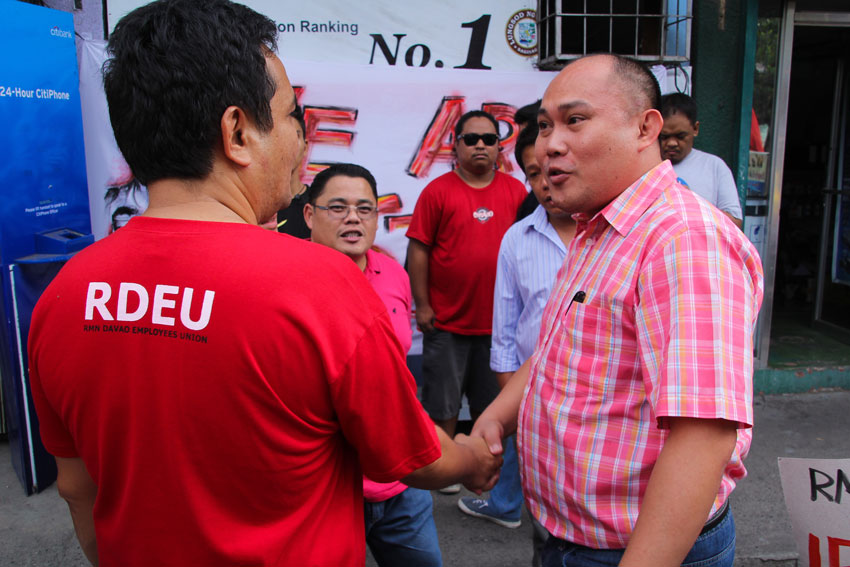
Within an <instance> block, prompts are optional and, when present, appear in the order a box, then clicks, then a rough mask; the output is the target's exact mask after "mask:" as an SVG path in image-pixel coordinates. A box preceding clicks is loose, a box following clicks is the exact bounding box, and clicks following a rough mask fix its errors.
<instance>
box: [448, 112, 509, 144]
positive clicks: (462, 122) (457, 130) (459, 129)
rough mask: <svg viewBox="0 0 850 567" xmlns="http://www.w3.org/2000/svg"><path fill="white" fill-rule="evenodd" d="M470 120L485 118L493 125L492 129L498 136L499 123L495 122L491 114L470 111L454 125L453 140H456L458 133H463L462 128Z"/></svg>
mask: <svg viewBox="0 0 850 567" xmlns="http://www.w3.org/2000/svg"><path fill="white" fill-rule="evenodd" d="M470 118H486V119H487V120H489V121H490V122H492V123H493V128H495V129H496V135H497V136H498V135H499V121H498V120H496V119H495V118H494V117H493V115H492V114H490V113H489V112H484V111H483V110H470V111H469V112H467V113H466V114H464V115H463V116H461V117H460V120H458V121H457V124H456V125H455V140H457V139H458V137H459V136H460V133H461V132H463V127H464V125H466V122H467V121H468V120H469V119H470Z"/></svg>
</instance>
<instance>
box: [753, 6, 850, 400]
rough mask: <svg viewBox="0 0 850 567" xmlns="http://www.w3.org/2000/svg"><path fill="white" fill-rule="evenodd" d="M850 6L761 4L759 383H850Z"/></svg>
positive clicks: (796, 386)
mask: <svg viewBox="0 0 850 567" xmlns="http://www.w3.org/2000/svg"><path fill="white" fill-rule="evenodd" d="M848 46H850V6H848V5H847V3H846V2H838V1H831V2H830V1H826V0H800V1H797V2H795V1H791V0H789V1H782V0H761V1H760V3H759V14H758V33H757V38H756V48H755V49H756V55H755V74H754V88H753V113H754V125H753V129H752V134H751V143H750V163H749V165H750V167H749V183H748V187H747V199H746V215H747V217H748V218H747V223H746V226H745V228H746V230H747V233H748V235H749V236H750V237H751V239H753V240H754V241H758V242H757V244H758V245H759V246H760V250H761V252H762V256H763V257H762V260H763V264H764V267H765V299H764V306H763V308H762V313H761V317H760V321H759V329H758V337H757V345H756V356H757V368H758V369H760V372H759V373H757V377H756V387H757V389H762V390H764V391H783V392H787V391H801V390H808V389H811V388H816V387H848V386H850V372H848V368H847V367H848V365H849V364H850V153H848V151H847V146H848V142H850V132H848V129H847V114H848V99H849V98H850V95H848V92H850V82H848V63H850V48H849V47H848Z"/></svg>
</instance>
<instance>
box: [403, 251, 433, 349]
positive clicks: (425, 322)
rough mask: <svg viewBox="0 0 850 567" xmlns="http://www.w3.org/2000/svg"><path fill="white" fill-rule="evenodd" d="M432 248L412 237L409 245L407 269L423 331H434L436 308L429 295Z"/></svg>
mask: <svg viewBox="0 0 850 567" xmlns="http://www.w3.org/2000/svg"><path fill="white" fill-rule="evenodd" d="M430 253H431V248H430V247H429V246H426V245H425V244H423V243H422V242H420V241H418V240H416V239H415V238H411V239H410V242H409V243H408V245H407V271H408V272H409V273H410V289H411V291H412V292H413V301H414V302H415V303H416V324H417V325H418V326H419V329H420V330H421V331H422V332H423V333H431V332H433V331H434V310H433V309H432V308H431V301H430V299H429V297H428V256H429V255H430Z"/></svg>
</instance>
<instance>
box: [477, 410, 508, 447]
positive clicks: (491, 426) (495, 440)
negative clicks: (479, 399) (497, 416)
mask: <svg viewBox="0 0 850 567" xmlns="http://www.w3.org/2000/svg"><path fill="white" fill-rule="evenodd" d="M504 431H505V430H504V428H503V427H502V424H501V423H499V422H498V421H495V420H492V419H486V418H485V417H484V416H482V417H481V418H479V419H478V421H476V422H475V425H473V426H472V431H471V432H470V433H469V436H470V437H477V438H479V439H482V440H484V442H485V443H486V444H487V448H488V449H489V450H490V452H491V453H493V454H494V455H501V454H502V452H503V451H504V449H503V447H502V439H504V437H503V435H504Z"/></svg>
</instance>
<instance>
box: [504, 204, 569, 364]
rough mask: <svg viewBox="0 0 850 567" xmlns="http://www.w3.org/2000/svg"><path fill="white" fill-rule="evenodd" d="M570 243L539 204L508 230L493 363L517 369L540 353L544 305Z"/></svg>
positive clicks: (505, 240) (505, 241)
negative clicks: (560, 234) (536, 348)
mask: <svg viewBox="0 0 850 567" xmlns="http://www.w3.org/2000/svg"><path fill="white" fill-rule="evenodd" d="M566 253H567V247H566V246H565V245H564V242H563V241H562V240H561V237H560V236H558V232H557V231H556V230H555V227H553V226H552V225H551V224H550V223H549V219H548V217H547V215H546V209H544V208H543V207H542V206H540V205H538V207H537V208H536V209H534V211H533V212H532V213H531V214H530V215H529V216H527V217H525V218H524V219H522V220H521V221H519V222H517V223H515V224H514V225H513V226H511V228H509V229H508V231H507V232H506V233H505V237H504V238H503V239H502V245H501V247H500V248H499V262H498V266H497V268H496V291H495V295H494V308H493V341H492V347H491V349H490V368H491V369H492V370H493V371H494V372H513V371H515V370H516V369H517V368H519V367H520V366H522V363H523V362H525V361H526V360H527V359H528V358H530V357H531V355H532V354H533V353H534V346H535V345H536V344H537V337H538V335H540V321H541V319H542V318H543V308H544V307H545V306H546V301H547V300H548V299H549V293H550V292H551V291H552V286H553V285H555V277H556V276H557V274H558V270H559V269H560V268H561V265H562V264H563V263H564V256H565V255H566Z"/></svg>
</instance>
